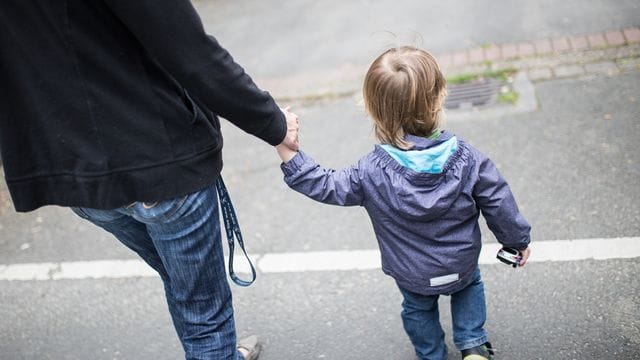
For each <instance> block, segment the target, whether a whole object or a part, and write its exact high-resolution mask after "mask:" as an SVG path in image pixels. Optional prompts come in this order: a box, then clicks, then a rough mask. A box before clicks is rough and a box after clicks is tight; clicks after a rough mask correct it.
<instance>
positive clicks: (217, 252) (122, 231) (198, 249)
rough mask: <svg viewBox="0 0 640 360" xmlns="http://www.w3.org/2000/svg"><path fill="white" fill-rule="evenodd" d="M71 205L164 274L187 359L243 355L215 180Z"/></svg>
mask: <svg viewBox="0 0 640 360" xmlns="http://www.w3.org/2000/svg"><path fill="white" fill-rule="evenodd" d="M72 210H73V211H74V212H75V213H76V214H77V215H79V216H80V217H82V218H84V219H86V220H89V221H90V222H92V223H94V224H95V225H98V226H99V227H102V228H103V229H105V230H106V231H108V232H110V233H112V234H113V235H114V236H115V237H116V238H117V239H118V240H120V242H122V243H123V244H124V245H126V246H127V247H129V248H130V249H131V250H133V251H135V252H136V253H138V255H139V256H140V257H141V258H142V259H143V260H144V261H145V262H146V263H147V264H149V266H151V267H152V268H153V269H155V270H156V271H157V272H158V273H159V274H160V277H161V279H162V282H163V283H164V290H165V294H166V298H167V303H168V305H169V312H170V313H171V318H172V320H173V325H174V327H175V329H176V332H177V333H178V336H179V338H180V341H181V342H182V346H183V348H184V351H185V357H186V359H194V360H195V359H216V360H219V359H226V360H242V359H244V357H243V356H242V355H241V354H240V353H239V352H238V351H237V350H236V333H235V322H234V318H233V306H232V301H231V290H230V288H229V284H228V282H227V279H226V272H225V267H224V254H223V252H222V251H223V250H222V243H221V237H220V221H219V215H218V200H217V193H216V189H215V185H213V184H212V185H211V186H209V187H207V188H206V189H203V190H201V191H198V192H195V193H193V194H190V195H187V196H182V197H178V198H175V199H170V200H165V201H161V202H157V203H141V202H137V203H134V204H131V205H129V206H125V207H121V208H118V209H114V210H96V209H88V208H72ZM141 346H143V345H141Z"/></svg>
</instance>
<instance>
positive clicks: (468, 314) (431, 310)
mask: <svg viewBox="0 0 640 360" xmlns="http://www.w3.org/2000/svg"><path fill="white" fill-rule="evenodd" d="M400 292H401V293H402V296H403V297H404V300H403V302H402V323H403V325H404V329H405V331H406V332H407V334H408V335H409V338H410V339H411V343H413V346H414V348H415V350H416V355H417V356H418V358H419V359H421V360H427V359H429V360H442V359H446V358H447V347H446V345H445V342H444V331H443V330H442V327H441V326H440V315H439V313H438V297H439V295H432V296H426V295H421V294H416V293H414V292H411V291H408V290H406V289H403V288H400ZM451 316H452V323H453V342H454V344H455V345H456V348H457V349H458V350H460V351H462V350H465V349H470V348H472V347H475V346H478V345H482V344H484V343H485V342H487V341H488V340H487V333H486V331H485V330H484V329H483V326H484V322H485V320H486V305H485V301H484V285H483V284H482V279H481V278H480V269H479V268H477V269H476V270H475V272H474V273H473V275H472V276H471V282H470V283H469V285H467V286H466V287H465V288H464V289H462V290H460V291H458V292H455V293H453V294H451Z"/></svg>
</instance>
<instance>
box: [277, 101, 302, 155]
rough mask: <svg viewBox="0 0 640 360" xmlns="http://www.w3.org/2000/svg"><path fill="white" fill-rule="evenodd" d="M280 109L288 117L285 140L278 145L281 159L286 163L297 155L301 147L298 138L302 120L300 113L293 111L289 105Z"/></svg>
mask: <svg viewBox="0 0 640 360" xmlns="http://www.w3.org/2000/svg"><path fill="white" fill-rule="evenodd" d="M280 110H282V112H283V113H284V116H285V118H286V119H287V135H286V136H285V137H284V140H282V143H280V145H278V146H276V150H277V151H278V156H280V159H282V161H283V162H285V163H286V162H289V160H291V159H292V158H293V157H294V156H296V153H297V152H298V148H299V147H300V141H299V139H298V130H299V128H300V120H299V119H298V115H296V114H294V113H292V112H291V107H289V106H287V107H286V108H284V109H280Z"/></svg>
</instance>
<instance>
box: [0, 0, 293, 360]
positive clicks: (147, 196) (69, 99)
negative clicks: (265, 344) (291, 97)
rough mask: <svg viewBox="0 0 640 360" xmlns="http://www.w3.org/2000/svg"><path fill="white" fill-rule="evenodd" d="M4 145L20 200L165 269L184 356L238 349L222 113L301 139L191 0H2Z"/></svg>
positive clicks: (252, 351) (273, 136)
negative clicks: (69, 217) (103, 233)
mask: <svg viewBox="0 0 640 360" xmlns="http://www.w3.org/2000/svg"><path fill="white" fill-rule="evenodd" d="M0 49H2V51H0V79H1V80H0V93H1V94H2V96H0V137H1V138H0V145H1V150H2V159H3V162H4V170H5V175H6V181H7V185H8V188H9V191H10V194H11V197H12V200H13V204H14V206H15V209H16V210H17V211H23V212H24V211H31V210H34V209H36V208H38V207H41V206H44V205H60V206H68V207H72V208H73V209H74V211H75V212H76V213H77V214H78V215H79V216H81V217H83V218H85V219H87V220H89V221H91V222H93V223H94V224H96V225H98V226H100V227H102V228H104V229H105V230H107V231H109V232H111V233H112V234H114V235H115V236H116V237H117V238H118V239H119V240H120V241H121V242H122V243H124V244H125V245H126V246H128V247H129V248H131V249H132V250H134V251H135V252H137V253H138V254H139V255H140V256H141V257H142V258H143V259H144V260H145V261H146V262H147V263H148V264H149V265H150V266H151V267H153V268H154V269H155V270H156V271H157V272H158V273H159V274H160V277H161V278H162V281H163V283H164V287H165V292H166V297H167V302H168V305H169V310H170V313H171V317H172V319H173V323H174V326H175V328H176V331H177V333H178V335H179V337H180V340H181V342H182V345H183V347H184V351H185V354H186V358H187V359H243V358H245V357H246V358H247V359H255V358H257V352H258V351H259V348H258V347H256V346H255V342H254V343H249V344H248V345H244V348H243V349H241V350H242V352H240V351H238V350H237V349H236V335H235V325H234V320H233V307H232V303H231V292H230V289H229V285H228V283H227V280H226V276H225V270H224V257H223V254H222V247H221V240H220V222H219V216H218V204H217V197H216V195H217V194H216V188H215V186H214V184H215V182H216V180H217V179H218V178H219V174H220V170H221V168H222V158H221V153H220V151H221V148H222V137H221V134H220V124H219V121H218V115H220V116H222V117H224V118H226V119H228V120H229V121H231V122H232V123H233V124H235V125H237V126H238V127H240V128H241V129H243V130H245V131H246V132H248V133H250V134H253V135H255V136H257V137H259V138H261V139H262V140H264V141H266V142H267V143H269V144H271V145H278V144H280V143H283V144H285V145H287V146H289V147H290V148H297V140H296V138H297V136H296V132H297V130H296V129H297V124H296V122H297V119H296V118H295V116H294V115H293V114H290V113H288V112H283V111H281V109H280V108H279V107H278V106H277V105H276V104H275V102H274V100H273V99H272V98H271V96H270V95H269V94H268V93H266V92H263V91H261V90H260V89H258V88H257V87H256V85H255V84H254V83H253V81H252V80H251V78H250V77H249V76H248V75H247V74H245V72H244V70H243V69H242V68H241V67H240V66H239V65H238V64H236V63H235V62H234V60H233V59H232V58H231V56H230V55H229V53H228V52H227V51H226V50H224V49H223V48H222V47H221V46H220V45H219V44H218V42H217V41H216V40H215V39H214V38H212V37H209V36H207V35H206V33H205V31H204V29H203V26H202V23H201V21H200V18H199V16H198V15H197V13H196V11H195V10H194V8H193V7H192V5H191V3H190V2H189V1H188V0H165V1H158V0H136V1H131V0H95V1H85V0H67V1H60V0H30V1H24V0H3V1H1V2H0Z"/></svg>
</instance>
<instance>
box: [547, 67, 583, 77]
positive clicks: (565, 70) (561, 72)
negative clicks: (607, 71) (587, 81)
mask: <svg viewBox="0 0 640 360" xmlns="http://www.w3.org/2000/svg"><path fill="white" fill-rule="evenodd" d="M553 73H554V74H555V75H556V76H557V77H571V76H578V75H583V74H584V68H583V67H582V66H580V65H560V66H556V67H555V68H553Z"/></svg>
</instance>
